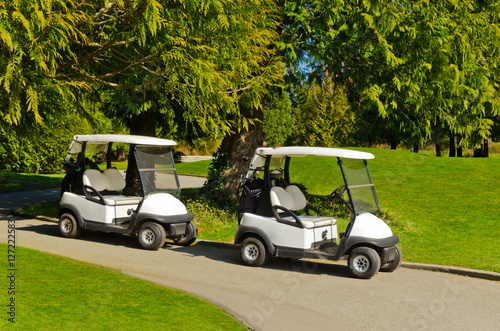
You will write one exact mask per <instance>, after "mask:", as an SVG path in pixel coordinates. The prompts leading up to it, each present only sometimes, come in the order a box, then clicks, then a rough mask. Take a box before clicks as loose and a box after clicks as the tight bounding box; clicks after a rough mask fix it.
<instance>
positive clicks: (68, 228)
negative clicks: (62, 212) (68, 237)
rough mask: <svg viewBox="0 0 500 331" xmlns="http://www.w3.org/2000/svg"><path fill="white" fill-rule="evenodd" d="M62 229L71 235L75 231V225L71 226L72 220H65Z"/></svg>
mask: <svg viewBox="0 0 500 331" xmlns="http://www.w3.org/2000/svg"><path fill="white" fill-rule="evenodd" d="M61 227H62V230H63V231H64V232H66V233H69V232H71V230H72V229H73V224H71V221H70V220H68V219H64V220H63V221H62V223H61Z"/></svg>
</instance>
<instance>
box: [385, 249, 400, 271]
mask: <svg viewBox="0 0 500 331" xmlns="http://www.w3.org/2000/svg"><path fill="white" fill-rule="evenodd" d="M402 260H403V252H401V248H399V246H398V245H396V258H395V259H394V260H393V261H390V262H388V263H385V264H384V265H383V266H381V267H380V271H383V272H393V271H394V270H396V269H397V268H398V267H399V265H400V264H401V261H402Z"/></svg>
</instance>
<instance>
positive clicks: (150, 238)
mask: <svg viewBox="0 0 500 331" xmlns="http://www.w3.org/2000/svg"><path fill="white" fill-rule="evenodd" d="M141 239H142V241H143V242H144V243H146V244H152V243H153V242H154V241H155V233H154V232H153V230H151V229H147V230H144V231H142V234H141Z"/></svg>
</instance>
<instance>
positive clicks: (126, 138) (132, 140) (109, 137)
mask: <svg viewBox="0 0 500 331" xmlns="http://www.w3.org/2000/svg"><path fill="white" fill-rule="evenodd" d="M84 142H86V143H89V144H107V143H110V142H113V143H124V144H135V145H146V146H175V145H176V143H175V141H173V140H169V139H162V138H156V137H148V136H136V135H127V134H91V135H76V136H73V141H71V145H70V146H69V150H68V154H67V155H66V158H65V160H66V162H67V161H68V160H69V158H70V157H71V156H72V155H76V154H78V153H79V152H81V151H82V145H83V143H84Z"/></svg>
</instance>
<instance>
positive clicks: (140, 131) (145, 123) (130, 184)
mask: <svg viewBox="0 0 500 331" xmlns="http://www.w3.org/2000/svg"><path fill="white" fill-rule="evenodd" d="M130 134H133V135H139V136H151V137H154V136H155V135H156V116H155V111H154V109H153V108H150V109H149V110H147V111H145V112H142V113H140V114H139V115H133V116H132V121H131V123H130ZM125 182H126V183H127V185H126V186H125V189H124V190H123V193H124V194H125V195H138V196H143V195H144V192H143V191H142V187H141V184H140V182H139V171H138V169H137V163H136V161H135V157H134V155H133V150H132V149H131V150H130V152H129V155H128V166H127V173H126V176H125Z"/></svg>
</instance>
